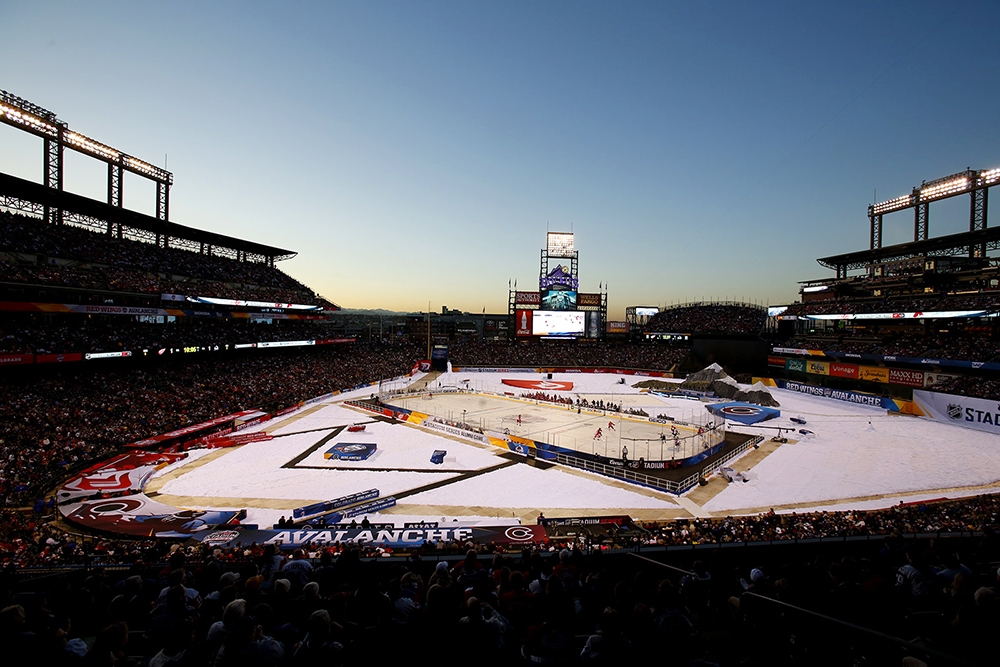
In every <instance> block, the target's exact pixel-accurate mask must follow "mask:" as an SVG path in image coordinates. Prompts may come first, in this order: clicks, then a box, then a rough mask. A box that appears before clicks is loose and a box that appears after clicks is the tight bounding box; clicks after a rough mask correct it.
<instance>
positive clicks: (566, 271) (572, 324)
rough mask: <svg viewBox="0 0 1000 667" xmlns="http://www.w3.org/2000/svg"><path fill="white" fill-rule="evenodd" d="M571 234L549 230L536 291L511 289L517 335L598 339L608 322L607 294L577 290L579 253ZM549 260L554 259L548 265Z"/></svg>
mask: <svg viewBox="0 0 1000 667" xmlns="http://www.w3.org/2000/svg"><path fill="white" fill-rule="evenodd" d="M574 246H575V244H574V239H573V234H572V233H566V232H549V233H548V234H547V236H546V246H545V248H543V249H542V253H541V254H542V257H541V269H540V271H539V274H538V291H537V292H526V291H518V289H517V284H516V283H515V284H514V287H513V289H511V290H510V294H509V300H510V306H509V311H508V312H509V313H510V315H511V316H513V318H514V331H515V335H516V336H517V337H520V338H566V339H575V338H588V339H595V338H601V337H602V336H603V334H604V327H605V325H606V323H607V319H608V318H607V314H608V305H607V304H608V302H607V294H606V293H604V292H603V290H602V291H599V292H595V293H584V292H581V291H579V288H580V280H579V277H578V275H577V263H578V253H577V251H576V250H575V249H574ZM549 259H552V260H554V261H553V262H552V264H551V265H550V263H549Z"/></svg>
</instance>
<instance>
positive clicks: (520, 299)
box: [514, 292, 542, 308]
mask: <svg viewBox="0 0 1000 667" xmlns="http://www.w3.org/2000/svg"><path fill="white" fill-rule="evenodd" d="M514 303H516V304H517V305H518V307H520V308H538V307H539V306H540V305H541V304H542V293H541V292H514Z"/></svg>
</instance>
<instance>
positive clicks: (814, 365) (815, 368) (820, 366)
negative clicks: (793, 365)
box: [806, 359, 830, 375]
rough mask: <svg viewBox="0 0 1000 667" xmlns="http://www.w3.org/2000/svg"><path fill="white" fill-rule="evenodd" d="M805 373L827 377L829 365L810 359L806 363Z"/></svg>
mask: <svg viewBox="0 0 1000 667" xmlns="http://www.w3.org/2000/svg"><path fill="white" fill-rule="evenodd" d="M806 371H807V372H809V373H812V374H813V375H829V374H830V363H829V362H826V361H814V360H812V359H810V360H808V361H807V362H806Z"/></svg>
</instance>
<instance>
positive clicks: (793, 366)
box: [785, 359, 806, 373]
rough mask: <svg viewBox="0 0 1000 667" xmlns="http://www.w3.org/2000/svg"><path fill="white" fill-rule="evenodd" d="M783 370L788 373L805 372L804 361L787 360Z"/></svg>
mask: <svg viewBox="0 0 1000 667" xmlns="http://www.w3.org/2000/svg"><path fill="white" fill-rule="evenodd" d="M785 364H786V365H785V368H786V369H788V370H790V371H797V372H799V373H805V372H806V361H805V359H788V360H786V362H785Z"/></svg>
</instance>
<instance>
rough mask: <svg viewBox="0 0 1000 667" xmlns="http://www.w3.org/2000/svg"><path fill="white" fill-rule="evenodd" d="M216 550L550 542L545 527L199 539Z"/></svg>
mask: <svg viewBox="0 0 1000 667" xmlns="http://www.w3.org/2000/svg"><path fill="white" fill-rule="evenodd" d="M196 539H198V540H199V541H201V542H204V543H205V544H209V545H211V546H213V547H235V546H237V545H250V544H253V543H257V544H274V545H276V546H279V547H280V548H281V549H298V548H300V547H302V546H303V545H306V544H338V543H347V542H350V543H352V544H360V545H364V544H382V545H385V546H393V547H417V546H420V545H421V544H423V543H424V542H428V543H434V542H453V541H454V542H467V541H469V540H473V541H475V542H479V543H480V544H504V545H515V546H516V545H518V544H526V543H532V542H541V541H543V540H545V539H546V532H545V528H543V527H542V526H471V527H465V526H463V527H461V528H453V527H450V526H447V525H445V526H443V527H441V528H437V527H420V528H393V529H390V530H378V529H374V530H364V529H359V528H355V529H347V528H344V529H341V528H340V527H339V526H335V527H333V528H326V529H322V530H217V531H213V532H210V533H203V534H199V535H197V536H196Z"/></svg>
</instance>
